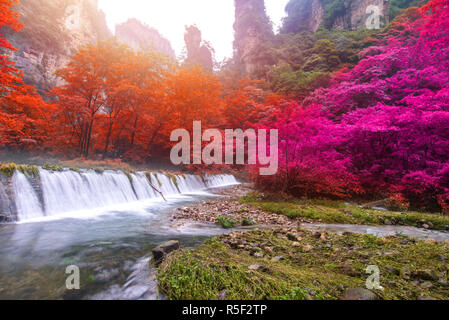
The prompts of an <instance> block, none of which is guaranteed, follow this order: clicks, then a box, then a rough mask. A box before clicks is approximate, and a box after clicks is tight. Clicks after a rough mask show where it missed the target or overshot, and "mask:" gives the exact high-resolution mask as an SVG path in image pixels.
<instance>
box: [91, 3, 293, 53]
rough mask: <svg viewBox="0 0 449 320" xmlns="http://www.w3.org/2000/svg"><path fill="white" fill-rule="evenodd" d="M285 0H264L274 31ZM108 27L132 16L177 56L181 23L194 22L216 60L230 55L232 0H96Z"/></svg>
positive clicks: (180, 46) (179, 47)
mask: <svg viewBox="0 0 449 320" xmlns="http://www.w3.org/2000/svg"><path fill="white" fill-rule="evenodd" d="M288 1H289V0H265V6H266V8H267V13H268V15H269V17H270V18H271V20H272V21H273V23H274V25H275V27H274V28H275V31H276V30H277V27H278V26H279V25H280V22H281V19H282V18H283V17H284V16H285V14H284V8H285V6H286V4H287V2H288ZM99 6H100V9H101V10H103V11H104V12H105V13H106V19H107V23H108V26H109V28H110V29H111V30H112V31H113V32H114V31H115V25H116V24H120V23H123V22H125V21H126V20H128V19H129V18H136V19H138V20H140V21H142V22H144V23H145V24H147V25H148V26H150V27H153V28H155V29H157V30H158V31H159V33H160V34H161V35H163V36H164V37H166V38H167V39H168V40H169V41H170V42H171V45H172V47H173V49H174V50H175V52H176V54H177V55H180V54H181V53H182V51H183V49H184V26H186V25H192V24H196V25H197V26H198V28H199V29H200V30H201V32H202V35H203V39H204V40H207V41H209V42H210V43H211V44H212V46H213V48H214V49H215V57H216V59H217V61H222V60H223V59H224V58H225V57H231V56H232V42H233V41H234V30H233V24H234V0H126V1H125V0H99Z"/></svg>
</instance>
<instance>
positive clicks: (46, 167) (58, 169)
mask: <svg viewBox="0 0 449 320" xmlns="http://www.w3.org/2000/svg"><path fill="white" fill-rule="evenodd" d="M42 169H44V170H47V171H54V172H62V171H64V167H62V166H58V165H56V164H44V165H43V166H42Z"/></svg>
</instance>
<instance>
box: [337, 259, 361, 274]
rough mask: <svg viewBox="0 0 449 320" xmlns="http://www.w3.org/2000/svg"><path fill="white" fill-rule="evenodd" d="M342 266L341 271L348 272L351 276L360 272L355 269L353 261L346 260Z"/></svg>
mask: <svg viewBox="0 0 449 320" xmlns="http://www.w3.org/2000/svg"><path fill="white" fill-rule="evenodd" d="M340 268H341V271H342V272H343V273H344V274H347V275H348V276H351V277H353V276H356V275H358V272H357V271H356V270H355V269H354V267H353V266H352V264H351V261H349V260H348V261H345V262H344V263H343V264H342V265H341V266H340Z"/></svg>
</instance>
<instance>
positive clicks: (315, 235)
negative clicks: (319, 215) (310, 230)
mask: <svg viewBox="0 0 449 320" xmlns="http://www.w3.org/2000/svg"><path fill="white" fill-rule="evenodd" d="M313 236H314V238H316V239H319V238H321V232H318V231H317V232H315V233H314V234H313Z"/></svg>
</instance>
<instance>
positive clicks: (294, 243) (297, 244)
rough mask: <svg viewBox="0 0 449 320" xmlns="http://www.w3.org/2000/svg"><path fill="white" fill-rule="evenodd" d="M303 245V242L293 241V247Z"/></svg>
mask: <svg viewBox="0 0 449 320" xmlns="http://www.w3.org/2000/svg"><path fill="white" fill-rule="evenodd" d="M300 246H301V244H300V243H299V242H293V243H292V247H293V248H298V247H300Z"/></svg>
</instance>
